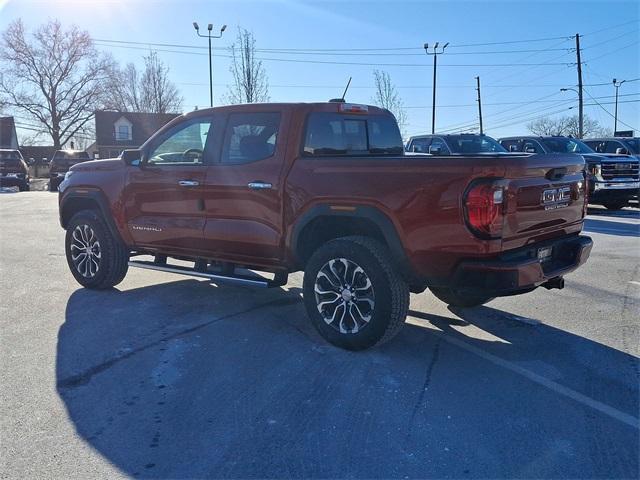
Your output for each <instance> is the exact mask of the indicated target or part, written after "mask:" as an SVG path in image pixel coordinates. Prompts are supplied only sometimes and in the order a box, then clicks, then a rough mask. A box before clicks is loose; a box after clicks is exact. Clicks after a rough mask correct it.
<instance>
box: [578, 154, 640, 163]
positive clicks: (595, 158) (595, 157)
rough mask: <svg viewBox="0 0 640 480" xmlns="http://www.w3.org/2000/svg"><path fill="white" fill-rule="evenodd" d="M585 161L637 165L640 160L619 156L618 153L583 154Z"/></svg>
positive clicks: (628, 156)
mask: <svg viewBox="0 0 640 480" xmlns="http://www.w3.org/2000/svg"><path fill="white" fill-rule="evenodd" d="M582 156H583V157H584V160H585V161H586V162H588V163H597V162H611V161H614V162H615V161H620V162H625V163H635V162H637V161H638V160H637V159H636V158H634V157H633V156H630V155H618V154H617V153H583V154H582Z"/></svg>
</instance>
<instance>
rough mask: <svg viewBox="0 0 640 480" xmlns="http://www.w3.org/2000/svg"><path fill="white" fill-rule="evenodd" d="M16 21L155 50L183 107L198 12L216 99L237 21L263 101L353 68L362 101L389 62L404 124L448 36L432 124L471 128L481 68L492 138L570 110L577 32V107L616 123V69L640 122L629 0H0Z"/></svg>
mask: <svg viewBox="0 0 640 480" xmlns="http://www.w3.org/2000/svg"><path fill="white" fill-rule="evenodd" d="M18 18H21V19H22V20H23V22H24V23H25V26H26V27H27V29H32V28H34V27H36V26H37V25H39V24H41V23H44V22H47V21H48V20H50V19H59V20H60V21H61V22H62V23H63V24H65V25H70V24H76V25H78V26H79V27H80V28H82V29H84V30H87V31H88V32H89V33H90V34H91V36H92V37H93V38H94V39H95V41H96V45H97V47H98V48H99V49H100V50H103V51H106V52H110V53H111V54H112V55H113V57H114V58H115V59H116V60H118V61H119V62H121V63H122V64H125V63H127V62H134V63H138V64H141V63H142V62H143V59H142V57H143V55H145V54H147V53H148V52H149V50H155V51H157V53H158V56H159V57H160V59H161V60H162V61H163V62H164V63H165V64H167V65H168V66H169V68H170V77H171V80H172V81H173V82H174V83H175V84H176V85H177V87H178V88H179V89H180V91H181V94H182V96H183V97H184V105H183V108H184V111H190V110H193V109H194V108H195V107H196V106H197V107H199V108H203V107H208V106H209V88H208V85H209V83H208V82H209V70H208V59H207V55H208V53H207V40H206V39H204V38H198V37H197V36H196V33H195V31H194V29H193V26H192V22H194V21H197V22H198V23H199V24H200V26H201V29H204V28H206V25H207V24H208V23H212V24H213V25H214V30H217V29H219V28H220V27H221V26H222V25H223V24H226V25H227V29H226V31H225V32H224V34H223V36H222V38H221V39H217V40H214V41H213V42H214V43H213V45H214V56H213V64H214V73H213V77H214V102H215V104H216V105H219V104H221V103H223V97H224V94H225V93H226V91H227V85H228V84H229V83H230V82H231V79H232V77H231V73H230V72H229V64H230V63H229V62H230V60H229V58H228V51H227V48H228V47H229V45H230V44H231V43H233V41H234V40H235V36H236V34H237V30H238V28H239V27H241V28H245V29H247V30H249V31H251V32H252V33H253V35H254V37H255V39H256V47H257V49H259V50H261V51H260V52H259V53H258V56H259V57H260V58H262V62H263V66H264V68H265V70H266V72H267V75H268V79H269V85H270V88H269V93H270V98H271V101H277V102H281V101H282V102H299V101H302V102H309V101H326V100H329V99H330V98H335V97H340V96H341V95H342V91H343V89H344V86H345V85H346V83H347V81H348V79H349V77H352V82H351V86H350V88H349V91H348V93H347V95H346V99H347V101H349V102H354V103H372V101H373V96H374V80H373V71H374V69H380V70H385V71H387V72H388V73H389V74H390V76H391V78H392V81H393V83H394V84H395V85H396V86H397V89H398V92H399V94H400V97H401V98H402V101H403V103H404V105H405V108H406V112H407V117H408V124H407V125H406V127H405V134H407V135H414V134H420V133H429V132H430V131H431V105H432V100H431V97H432V76H433V63H432V62H433V57H432V56H427V55H426V54H425V51H424V48H423V45H424V44H425V43H429V44H431V45H433V44H434V43H435V42H440V45H443V44H444V43H447V42H449V46H448V47H447V48H446V49H445V52H444V54H443V55H440V56H439V57H438V72H437V74H438V77H437V101H436V105H437V109H436V131H440V132H445V131H449V132H459V131H467V132H470V131H476V132H477V131H478V108H477V102H476V96H477V92H476V89H475V87H476V80H475V77H476V76H479V77H480V81H481V93H482V110H483V117H484V118H483V120H484V130H485V133H486V134H488V135H491V136H493V137H500V136H506V135H517V134H525V133H527V129H526V125H527V124H528V123H529V122H530V121H532V120H535V119H537V118H540V117H542V116H552V117H557V116H562V115H574V114H577V94H576V93H575V92H573V91H566V92H561V91H560V89H561V88H576V85H577V72H576V70H577V69H576V54H575V37H574V36H575V34H576V33H578V34H580V36H581V39H580V43H581V49H582V61H583V82H584V85H585V87H584V89H585V107H584V108H585V113H586V114H587V115H588V116H590V117H591V118H594V119H596V120H598V121H599V122H600V124H601V125H603V126H605V127H608V128H610V129H613V121H614V120H613V112H614V105H613V102H614V94H615V89H614V87H613V85H612V79H613V78H617V79H619V80H622V79H625V80H627V82H626V83H624V84H623V85H622V86H621V87H620V89H619V94H620V98H619V102H620V103H619V106H618V118H619V126H618V129H619V130H622V129H634V130H635V131H636V135H638V133H637V132H638V131H640V55H639V52H640V23H639V22H640V2H638V1H637V0H635V1H616V0H609V1H589V0H586V1H584V0H583V1H544V0H542V1H540V0H538V1H525V0H513V1H509V2H492V1H464V2H463V1H455V0H454V1H412V2H404V1H391V0H387V1H319V2H303V1H294V0H273V1H268V0H264V1H243V0H235V1H213V0H208V1H204V0H203V1H195V0H179V1H175V0H156V1H152V0H126V1H120V0H94V1H90V0H84V1H81V0H46V1H40V0H0V31H2V30H5V29H6V27H7V25H8V24H9V23H10V22H12V21H14V20H16V19H18ZM114 41H118V42H135V43H115V42H114ZM157 44H171V45H177V46H159V45H157ZM189 47H190V48H189ZM363 49H366V50H363ZM278 50H279V51H278ZM598 103H599V104H600V105H598ZM620 122H623V123H620ZM19 135H20V132H19Z"/></svg>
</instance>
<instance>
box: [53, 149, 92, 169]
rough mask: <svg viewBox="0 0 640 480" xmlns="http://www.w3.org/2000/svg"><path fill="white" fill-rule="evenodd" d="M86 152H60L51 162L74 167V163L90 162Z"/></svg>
mask: <svg viewBox="0 0 640 480" xmlns="http://www.w3.org/2000/svg"><path fill="white" fill-rule="evenodd" d="M90 159H91V158H90V157H89V154H88V153H87V152H62V153H56V154H55V155H54V157H53V161H54V162H55V163H56V164H58V165H67V166H69V167H70V166H71V165H75V164H76V163H81V162H86V161H87V160H90Z"/></svg>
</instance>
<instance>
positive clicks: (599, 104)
mask: <svg viewBox="0 0 640 480" xmlns="http://www.w3.org/2000/svg"><path fill="white" fill-rule="evenodd" d="M584 91H585V92H586V93H587V95H589V98H591V100H593V101H594V102H596V103H595V104H596V105H598V106H599V107H600V108H601V109H602V110H604V111H605V112H606V114H607V115H609V116H610V117H611V118H616V117H615V116H614V115H613V114H612V113H611V112H610V111H609V110H607V109H606V108H604V107H603V106H602V104H601V103H600V102H598V100H596V98H595V97H593V96H592V95H591V93H589V92H588V91H587V90H586V89H585V90H584ZM620 96H622V95H620ZM636 101H637V100H636ZM633 102H634V100H628V101H622V102H618V103H633ZM612 103H614V102H609V103H605V105H611V104H612ZM618 122H620V123H621V124H623V125H625V126H627V127H629V128H630V129H632V130H638V129H637V128H635V127H632V126H631V125H629V124H628V123H624V122H623V121H622V120H620V119H618Z"/></svg>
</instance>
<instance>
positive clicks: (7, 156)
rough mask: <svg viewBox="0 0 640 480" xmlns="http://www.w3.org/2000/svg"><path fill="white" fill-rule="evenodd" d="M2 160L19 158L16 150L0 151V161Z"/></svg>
mask: <svg viewBox="0 0 640 480" xmlns="http://www.w3.org/2000/svg"><path fill="white" fill-rule="evenodd" d="M3 160H20V155H19V154H18V152H0V162H1V161H3Z"/></svg>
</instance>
